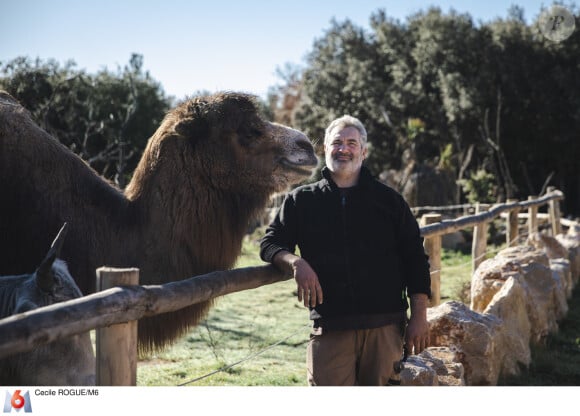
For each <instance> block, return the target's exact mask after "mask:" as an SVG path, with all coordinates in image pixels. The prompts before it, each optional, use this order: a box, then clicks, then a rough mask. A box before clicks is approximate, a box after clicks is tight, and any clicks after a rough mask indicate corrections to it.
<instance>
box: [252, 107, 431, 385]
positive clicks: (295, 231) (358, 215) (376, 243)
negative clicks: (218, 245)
mask: <svg viewBox="0 0 580 416" xmlns="http://www.w3.org/2000/svg"><path fill="white" fill-rule="evenodd" d="M324 152H325V161H326V167H325V168H323V170H322V176H323V178H322V179H321V180H320V181H318V182H316V183H313V184H310V185H305V186H302V187H299V188H297V189H295V190H294V191H292V192H291V193H289V194H288V195H287V196H286V198H285V200H284V203H283V204H282V206H281V208H280V210H279V211H278V213H277V215H276V217H275V219H274V220H273V222H272V224H270V226H269V227H268V229H267V230H266V233H265V235H264V237H263V239H262V241H261V251H260V254H261V257H262V259H263V260H264V261H267V262H271V263H273V264H274V265H275V266H276V267H278V268H280V269H282V270H287V271H291V272H292V273H293V276H294V278H295V280H296V283H297V286H298V300H299V301H300V302H304V306H306V307H309V308H310V318H311V319H312V321H313V330H312V334H311V337H310V342H309V344H308V349H307V378H308V383H309V384H310V385H342V386H354V385H375V386H377V385H378V386H380V385H387V384H388V381H389V379H390V378H391V377H392V375H393V373H394V368H395V365H396V364H397V363H398V362H399V361H400V359H401V356H402V355H403V345H405V347H406V348H407V351H408V352H410V353H415V354H416V353H419V352H421V351H422V350H423V349H425V348H426V346H427V345H428V340H429V326H428V323H427V317H426V314H427V312H426V310H427V303H428V298H429V297H430V295H431V291H430V277H429V263H428V258H427V256H426V255H425V251H424V249H423V238H422V237H421V235H420V232H419V226H418V224H417V221H416V220H415V218H414V217H413V215H412V213H411V210H410V209H409V207H408V205H407V203H406V202H405V201H404V199H403V198H402V197H401V195H400V194H398V193H397V192H395V191H394V190H393V189H391V188H389V187H388V186H386V185H384V184H382V183H380V182H379V181H377V180H376V179H374V178H373V177H372V175H371V173H370V172H369V170H368V169H367V168H366V167H364V166H363V162H364V160H365V158H366V157H367V152H368V150H367V133H366V130H365V128H364V126H363V124H362V123H361V122H360V121H359V120H358V119H356V118H354V117H352V116H348V115H345V116H343V117H340V118H338V119H336V120H334V121H333V122H332V123H330V125H329V126H328V128H327V129H326V135H325V138H324ZM296 246H298V248H299V249H300V256H298V255H296V254H294V253H295V249H296ZM407 297H409V298H410V300H411V302H410V303H411V314H410V317H409V318H407V309H408V302H407Z"/></svg>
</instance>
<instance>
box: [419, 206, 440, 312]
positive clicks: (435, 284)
mask: <svg viewBox="0 0 580 416" xmlns="http://www.w3.org/2000/svg"><path fill="white" fill-rule="evenodd" d="M436 222H441V214H425V215H423V216H422V217H421V223H420V225H421V226H425V225H429V224H433V223H436ZM423 245H424V247H425V251H426V252H427V254H428V255H429V265H430V270H431V302H430V306H437V305H439V303H440V302H441V234H436V235H434V236H430V237H425V241H424V243H423Z"/></svg>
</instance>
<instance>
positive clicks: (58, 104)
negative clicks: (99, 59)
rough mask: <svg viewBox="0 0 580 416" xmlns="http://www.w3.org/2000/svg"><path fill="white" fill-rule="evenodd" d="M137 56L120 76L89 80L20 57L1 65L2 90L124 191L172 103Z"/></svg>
mask: <svg viewBox="0 0 580 416" xmlns="http://www.w3.org/2000/svg"><path fill="white" fill-rule="evenodd" d="M142 67H143V57H142V56H140V55H133V56H132V57H131V59H130V62H129V64H128V65H126V66H125V67H124V68H123V69H120V68H119V69H118V70H117V71H116V72H114V73H113V72H110V71H108V70H102V71H100V72H98V73H97V74H87V73H86V72H85V71H83V70H77V69H76V68H75V63H74V62H73V61H69V62H67V63H65V64H64V66H60V65H59V64H58V63H57V62H55V61H54V60H49V61H47V62H42V61H40V60H38V59H37V60H36V61H34V62H33V61H31V60H30V59H28V58H25V57H20V58H16V59H14V60H12V61H10V62H7V63H3V64H1V65H0V88H1V89H4V90H6V91H7V92H8V93H10V94H11V95H12V96H14V97H15V98H16V99H17V100H19V101H20V103H21V104H22V105H23V106H24V107H25V108H26V109H28V110H29V111H30V112H31V114H32V116H33V117H34V118H35V119H36V121H37V122H38V124H39V125H40V126H41V127H42V128H43V129H45V130H46V131H47V132H49V133H50V134H52V135H53V136H54V137H56V138H57V139H58V140H59V141H60V142H62V143H63V144H65V145H66V146H68V147H69V148H70V149H71V150H72V151H74V152H75V153H77V154H78V155H79V156H81V157H82V158H83V159H85V160H86V161H87V162H88V163H89V164H90V165H91V166H92V167H93V168H95V169H96V170H97V171H98V172H99V173H101V174H103V175H104V176H105V177H107V178H109V179H116V180H117V181H118V183H119V184H120V185H123V183H124V182H125V179H126V176H127V175H128V174H130V173H131V172H132V171H133V169H134V168H135V166H136V164H137V162H138V160H139V156H140V154H141V152H142V151H143V149H144V148H145V145H146V142H147V139H148V138H149V137H150V136H151V135H152V134H153V132H154V131H155V129H156V128H157V127H158V125H159V124H160V122H161V120H162V118H163V116H164V114H165V112H166V111H167V109H168V107H169V105H170V102H169V100H168V99H167V98H166V97H165V96H164V93H163V91H162V89H161V86H160V85H159V84H158V83H157V82H155V81H154V80H153V79H152V78H151V77H150V76H149V74H148V73H144V72H143V69H142Z"/></svg>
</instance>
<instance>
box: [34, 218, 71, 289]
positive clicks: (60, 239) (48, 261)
mask: <svg viewBox="0 0 580 416" xmlns="http://www.w3.org/2000/svg"><path fill="white" fill-rule="evenodd" d="M67 227H68V225H67V223H66V222H65V223H64V224H63V226H62V228H61V229H60V231H59V232H58V234H57V236H56V238H55V239H54V241H53V242H52V245H51V246H50V250H48V253H47V254H46V256H45V257H44V260H42V263H40V266H38V269H36V284H37V286H38V287H39V288H40V289H41V290H42V291H43V292H50V291H51V290H52V288H53V286H54V284H55V280H54V275H53V274H52V264H53V263H54V261H55V260H56V258H57V257H58V256H60V251H61V249H62V245H63V243H64V238H65V237H66V233H67Z"/></svg>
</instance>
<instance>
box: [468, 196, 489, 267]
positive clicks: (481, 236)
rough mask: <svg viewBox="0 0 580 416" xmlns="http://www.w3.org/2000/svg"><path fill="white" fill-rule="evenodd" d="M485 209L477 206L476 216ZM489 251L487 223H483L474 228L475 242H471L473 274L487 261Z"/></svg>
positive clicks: (477, 204)
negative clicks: (486, 256)
mask: <svg viewBox="0 0 580 416" xmlns="http://www.w3.org/2000/svg"><path fill="white" fill-rule="evenodd" d="M482 211H484V209H483V208H482V207H481V205H480V204H479V202H478V203H476V204H475V214H480V213H481V212H482ZM486 251H487V221H482V222H480V223H478V224H477V225H476V226H474V227H473V240H472V242H471V274H473V273H474V272H475V270H476V269H477V267H478V266H479V265H480V264H481V262H483V261H484V260H485V253H486Z"/></svg>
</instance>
